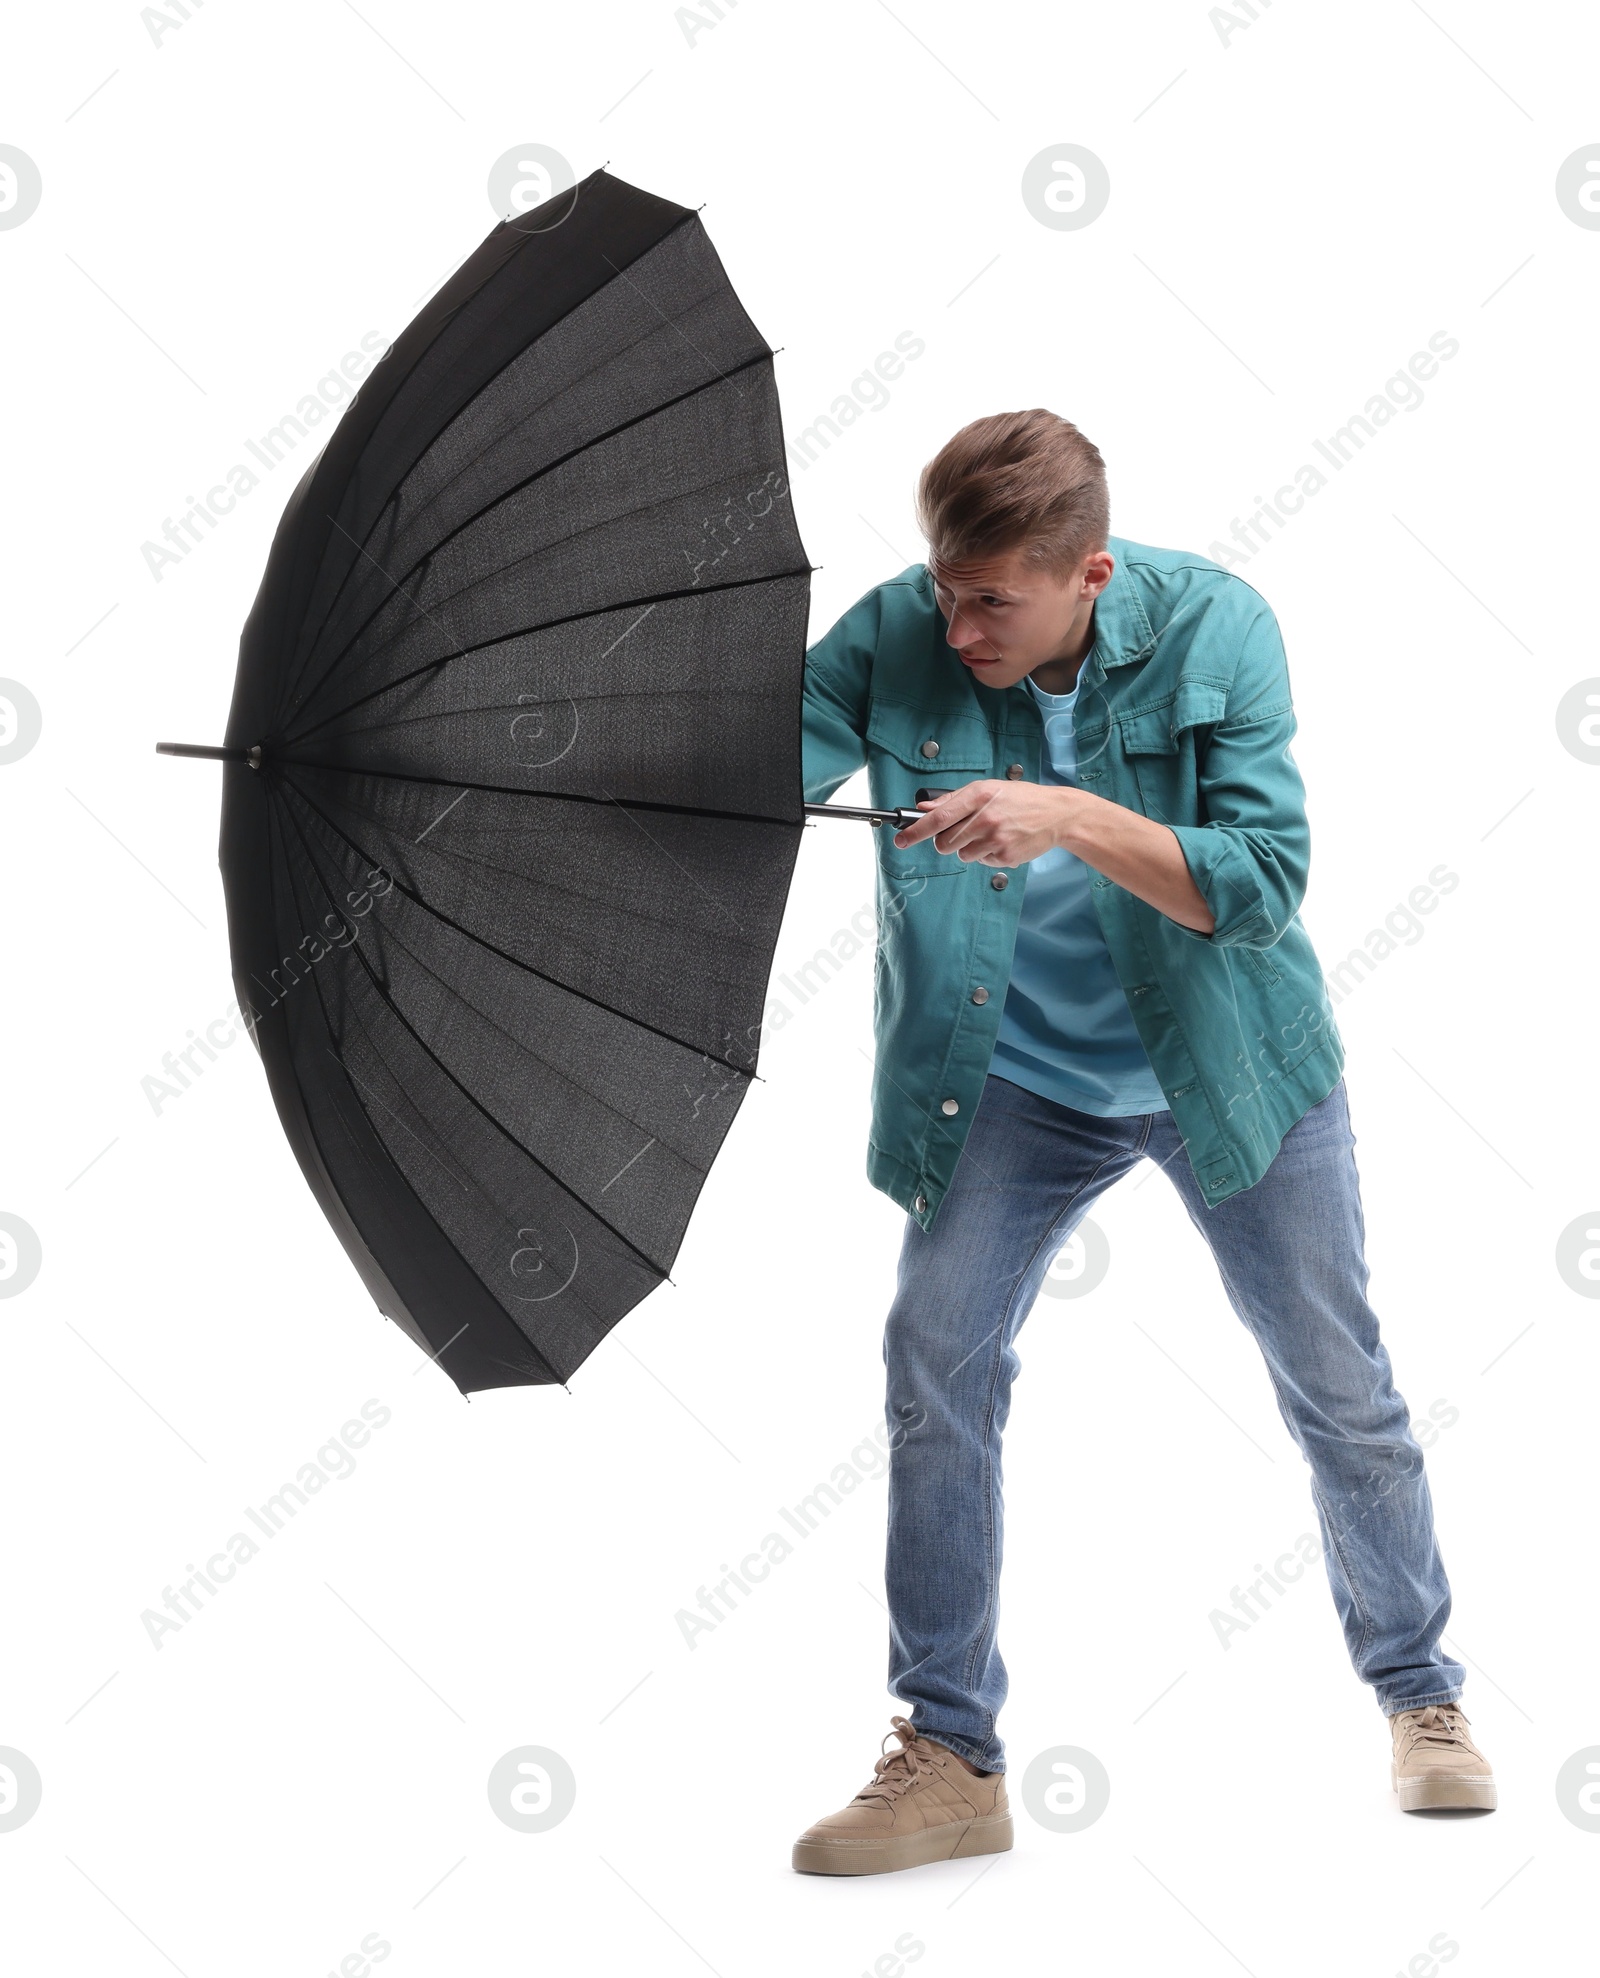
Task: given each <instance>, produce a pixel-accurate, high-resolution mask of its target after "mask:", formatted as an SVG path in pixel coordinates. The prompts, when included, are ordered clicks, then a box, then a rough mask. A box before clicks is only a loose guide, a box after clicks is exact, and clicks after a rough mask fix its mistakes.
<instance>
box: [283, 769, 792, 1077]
mask: <svg viewBox="0 0 1600 1978" xmlns="http://www.w3.org/2000/svg"><path fill="white" fill-rule="evenodd" d="M285 780H286V781H287V782H288V783H289V785H290V787H291V788H292V789H293V790H294V791H295V793H296V794H297V795H298V796H299V798H300V800H301V802H302V803H304V804H305V805H306V806H307V808H308V809H310V810H314V811H315V812H316V814H317V816H318V817H320V818H321V819H322V821H323V823H324V824H326V825H327V826H328V828H329V829H330V830H331V831H334V832H336V833H337V834H338V836H339V837H341V838H342V839H343V840H344V841H345V843H346V844H347V845H348V846H349V847H350V849H351V850H352V851H353V852H357V853H359V854H360V856H361V857H362V858H364V859H366V860H367V862H368V864H369V865H371V866H374V867H376V868H377V869H378V870H379V871H383V872H387V871H388V870H389V868H388V867H387V866H386V865H384V863H383V861H382V860H381V859H377V858H374V857H373V856H372V854H371V853H370V852H368V851H366V850H365V849H364V848H363V847H362V846H361V845H359V844H357V842H356V841H355V839H354V838H352V837H351V835H350V833H349V832H348V831H346V830H345V828H344V827H343V825H341V824H340V823H339V822H338V820H337V819H336V818H332V817H330V816H329V815H328V813H327V812H326V811H325V810H324V809H323V808H322V806H321V805H320V804H319V803H318V802H317V800H316V799H315V797H313V796H311V795H309V794H308V793H307V792H306V791H305V790H302V789H301V788H300V786H299V784H298V783H296V782H295V781H294V779H293V778H292V777H290V778H286V779H285ZM390 877H391V878H393V874H391V875H390ZM394 884H395V885H396V886H398V887H399V889H400V891H401V892H402V893H404V894H405V896H406V898H407V899H408V900H412V901H414V902H415V903H416V905H418V906H419V907H421V908H422V910H423V912H424V913H430V914H432V915H433V917H434V919H435V920H437V921H440V922H442V923H443V924H444V926H446V927H448V928H451V929H453V930H454V932H455V933H457V934H461V935H464V936H465V937H466V939H467V940H469V941H475V942H476V943H477V944H478V946H479V947H480V948H484V949H487V951H488V952H489V953H490V954H491V955H498V956H499V958H500V960H501V961H503V962H509V963H510V964H511V966H512V967H513V968H520V969H521V970H522V971H523V972H524V973H525V974H527V975H532V976H536V977H537V978H538V979H539V981H541V982H548V983H549V984H550V986H551V988H553V989H559V990H561V991H562V993H563V994H564V995H568V996H575V997H576V998H577V999H578V1001H579V1002H582V1003H588V1004H589V1005H590V1006H591V1007H592V1008H594V1009H597V1010H604V1011H605V1013H606V1015H607V1016H613V1017H615V1018H616V1019H617V1021H618V1022H619V1023H631V1024H633V1025H635V1026H636V1027H637V1028H638V1029H640V1030H648V1031H649V1032H650V1034H651V1036H652V1037H659V1038H661V1039H662V1040H663V1041H664V1042H665V1043H668V1044H676V1045H677V1047H678V1049H679V1050H680V1051H688V1052H690V1053H692V1054H693V1055H694V1056H695V1057H701V1058H708V1059H710V1061H711V1063H712V1064H715V1065H721V1066H722V1068H723V1070H724V1071H733V1072H737V1073H738V1074H739V1076H740V1077H741V1078H746V1079H754V1077H755V1073H754V1072H753V1071H751V1070H750V1069H748V1068H747V1067H746V1066H744V1065H736V1064H734V1063H733V1062H732V1061H731V1060H730V1059H728V1058H719V1057H715V1056H713V1054H712V1053H711V1052H710V1051H707V1050H705V1049H704V1048H703V1047H702V1046H700V1045H696V1044H691V1043H690V1042H689V1041H688V1039H687V1038H684V1037H676V1036H674V1035H673V1033H672V1032H671V1031H670V1030H663V1029H662V1028H661V1027H660V1025H659V1024H654V1023H650V1022H649V1021H647V1019H646V1018H644V1017H640V1016H634V1015H633V1014H632V1013H631V1012H630V1011H628V1010H619V1009H618V1008H617V1007H616V1005H615V1004H614V1003H607V1002H603V1001H602V1000H601V999H600V997H598V996H591V995H590V994H589V992H588V991H587V990H585V989H578V988H575V987H574V986H573V985H572V984H571V983H570V982H562V981H559V980H558V979H557V978H556V977H555V976H553V975H547V974H546V973H545V972H544V970H543V969H542V968H535V967H534V965H533V963H532V962H528V961H524V960H523V959H522V958H521V956H520V955H513V954H509V953H508V952H507V951H506V950H505V949H504V948H497V947H496V946H495V945H494V943H493V942H492V941H487V940H485V939H484V937H483V936H482V935H481V934H477V933H475V932H474V931H473V930H472V929H471V928H470V927H464V926H463V925H462V924H461V922H460V921H458V920H453V919H452V918H451V917H450V915H449V914H447V913H445V912H444V911H443V909H442V908H440V907H436V906H435V905H434V904H433V902H432V901H431V900H426V899H424V898H423V896H422V895H421V894H420V893H419V892H418V891H417V890H416V888H415V887H414V886H408V885H407V884H406V883H405V881H404V880H403V879H395V880H394Z"/></svg>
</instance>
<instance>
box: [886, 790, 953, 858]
mask: <svg viewBox="0 0 1600 1978" xmlns="http://www.w3.org/2000/svg"><path fill="white" fill-rule="evenodd" d="M964 794H965V792H964V791H962V790H951V791H949V792H948V793H947V794H946V795H944V796H942V797H923V798H921V799H920V800H919V802H918V804H917V809H918V810H920V811H921V812H922V815H921V816H920V817H919V818H918V819H917V821H916V822H915V823H914V824H907V825H904V826H902V828H901V829H900V830H898V831H897V832H896V833H895V834H894V841H895V843H896V845H898V846H899V847H900V848H901V849H902V850H904V849H905V847H906V846H907V845H915V844H919V843H920V842H921V841H922V839H924V838H931V837H932V836H933V834H934V833H935V832H936V831H944V830H947V829H948V828H949V827H950V826H951V825H952V824H955V823H958V822H959V821H960V819H962V818H963V817H965V816H966V815H967V812H968V810H969V808H971V806H969V805H967V804H952V803H951V798H953V797H960V796H962V795H964ZM946 805H950V808H949V809H948V810H947V809H946V808H945V806H946Z"/></svg>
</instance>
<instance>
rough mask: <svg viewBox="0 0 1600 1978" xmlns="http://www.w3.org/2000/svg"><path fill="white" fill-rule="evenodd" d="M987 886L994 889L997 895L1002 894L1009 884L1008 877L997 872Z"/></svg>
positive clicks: (1009, 879) (1006, 874)
mask: <svg viewBox="0 0 1600 1978" xmlns="http://www.w3.org/2000/svg"><path fill="white" fill-rule="evenodd" d="M989 884H990V885H991V886H992V887H993V888H994V890H995V891H996V892H997V893H1003V892H1004V891H1005V890H1006V888H1007V887H1008V886H1009V885H1010V884H1011V878H1010V875H1009V874H1008V873H1004V872H997V873H996V874H995V876H994V877H993V878H992V879H991V880H990V881H989Z"/></svg>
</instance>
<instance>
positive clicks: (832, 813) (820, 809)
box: [805, 804, 922, 831]
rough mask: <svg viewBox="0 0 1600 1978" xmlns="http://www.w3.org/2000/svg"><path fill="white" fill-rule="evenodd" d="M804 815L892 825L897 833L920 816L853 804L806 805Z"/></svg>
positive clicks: (912, 812)
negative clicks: (847, 818)
mask: <svg viewBox="0 0 1600 1978" xmlns="http://www.w3.org/2000/svg"><path fill="white" fill-rule="evenodd" d="M805 813H806V816H807V817H854V818H858V819H860V820H861V821H863V822H864V823H867V824H874V825H877V824H892V825H893V826H894V828H895V829H896V830H897V831H903V830H904V829H905V827H906V826H907V825H908V824H915V823H916V821H917V819H918V818H919V817H920V816H921V815H922V813H921V811H919V810H871V809H860V808H858V807H856V806H855V805H853V804H807V805H806V806H805Z"/></svg>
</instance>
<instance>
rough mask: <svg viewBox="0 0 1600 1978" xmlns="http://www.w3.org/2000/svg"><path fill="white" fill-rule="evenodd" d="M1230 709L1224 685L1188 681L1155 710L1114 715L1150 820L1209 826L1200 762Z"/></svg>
mask: <svg viewBox="0 0 1600 1978" xmlns="http://www.w3.org/2000/svg"><path fill="white" fill-rule="evenodd" d="M1226 707H1227V694H1226V692H1225V690H1224V689H1223V688H1222V687H1220V686H1211V685H1210V684H1209V683H1207V682H1204V681H1185V682H1183V683H1182V684H1180V686H1179V687H1178V689H1177V691H1176V692H1175V693H1174V694H1172V695H1171V696H1170V698H1168V699H1167V700H1164V701H1162V702H1161V703H1159V704H1158V705H1157V706H1155V707H1141V708H1139V709H1138V710H1137V711H1136V712H1130V713H1127V714H1119V715H1118V716H1116V725H1117V731H1118V736H1119V739H1120V743H1121V748H1122V753H1123V755H1124V756H1125V757H1126V759H1127V762H1128V764H1129V767H1130V768H1131V769H1132V771H1133V778H1134V781H1135V782H1136V783H1137V785H1138V789H1139V801H1140V803H1141V805H1142V806H1143V808H1144V814H1145V816H1146V817H1151V818H1154V819H1155V820H1156V822H1157V823H1158V824H1204V823H1205V821H1206V820H1205V817H1204V815H1203V814H1202V810H1201V805H1200V782H1199V758H1200V755H1201V753H1202V751H1203V750H1204V748H1205V745H1206V742H1207V740H1208V739H1209V736H1210V731H1211V727H1212V726H1213V725H1214V724H1215V723H1216V722H1218V721H1220V720H1221V719H1222V716H1223V713H1224V712H1225V710H1226Z"/></svg>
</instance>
